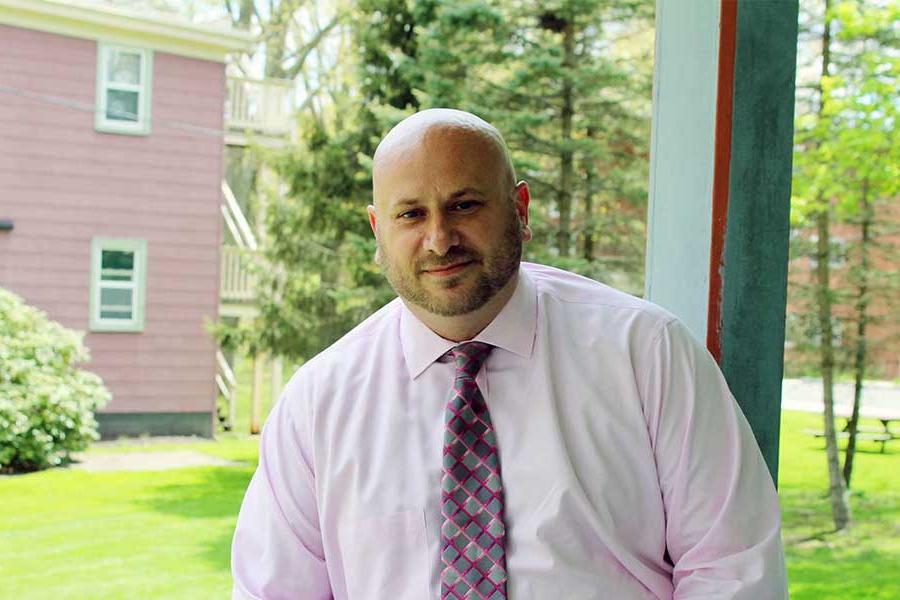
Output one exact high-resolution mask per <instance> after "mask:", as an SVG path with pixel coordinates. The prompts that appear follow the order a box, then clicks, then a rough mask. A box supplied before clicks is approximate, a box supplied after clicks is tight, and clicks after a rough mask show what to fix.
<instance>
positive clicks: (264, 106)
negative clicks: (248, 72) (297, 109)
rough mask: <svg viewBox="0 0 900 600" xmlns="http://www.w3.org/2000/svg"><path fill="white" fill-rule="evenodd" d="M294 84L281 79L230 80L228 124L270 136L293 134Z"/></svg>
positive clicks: (226, 106) (237, 78)
mask: <svg viewBox="0 0 900 600" xmlns="http://www.w3.org/2000/svg"><path fill="white" fill-rule="evenodd" d="M293 108H294V84H293V82H292V81H286V80H282V79H262V80H253V79H243V78H240V77H229V78H228V81H227V93H226V96H225V125H226V126H227V127H228V128H229V129H231V130H233V131H240V132H243V131H246V130H250V131H253V132H255V133H261V134H265V135H271V136H285V135H288V134H289V133H290V131H291V114H292V112H293Z"/></svg>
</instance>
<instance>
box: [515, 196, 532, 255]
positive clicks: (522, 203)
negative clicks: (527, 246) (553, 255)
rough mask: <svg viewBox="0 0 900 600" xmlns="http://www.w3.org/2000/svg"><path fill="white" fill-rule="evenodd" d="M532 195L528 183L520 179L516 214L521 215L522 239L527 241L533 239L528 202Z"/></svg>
mask: <svg viewBox="0 0 900 600" xmlns="http://www.w3.org/2000/svg"><path fill="white" fill-rule="evenodd" d="M530 201H531V196H530V195H529V194H528V183H527V182H525V181H520V182H519V183H517V184H516V197H515V199H514V202H515V205H516V214H517V215H518V216H519V223H521V224H522V241H523V242H527V241H528V240H530V239H531V227H529V226H528V203H529V202H530Z"/></svg>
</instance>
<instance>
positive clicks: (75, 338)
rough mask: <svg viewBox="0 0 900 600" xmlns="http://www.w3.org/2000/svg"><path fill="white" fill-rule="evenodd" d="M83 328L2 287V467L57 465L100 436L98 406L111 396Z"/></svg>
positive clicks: (0, 383)
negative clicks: (94, 367) (86, 365)
mask: <svg viewBox="0 0 900 600" xmlns="http://www.w3.org/2000/svg"><path fill="white" fill-rule="evenodd" d="M81 338H82V334H80V333H77V332H74V331H71V330H69V329H66V328H64V327H63V326H61V325H60V324H58V323H56V322H53V321H50V320H49V319H48V318H47V316H46V315H45V314H44V313H43V312H41V311H39V310H37V309H35V308H32V307H30V306H27V305H26V304H24V303H23V302H22V300H21V299H20V298H19V297H18V296H16V295H14V294H12V293H10V292H8V291H6V290H3V289H2V288H0V471H34V470H38V469H44V468H47V467H51V466H55V465H59V464H61V463H63V462H64V461H65V460H67V459H68V458H69V455H70V453H72V452H77V451H81V450H84V449H85V448H87V446H88V444H89V443H90V442H91V441H92V440H96V439H98V437H99V436H98V435H97V422H96V421H95V420H94V411H95V410H97V409H98V408H100V407H102V406H103V405H105V404H106V403H107V402H108V401H109V398H110V395H109V392H107V391H106V389H105V388H104V387H103V382H102V381H101V380H100V378H99V377H97V376H96V375H94V374H93V373H89V372H87V371H84V370H81V369H77V368H75V366H74V365H75V364H76V363H79V362H83V361H86V360H88V351H87V349H86V348H85V347H84V345H83V344H82V342H81Z"/></svg>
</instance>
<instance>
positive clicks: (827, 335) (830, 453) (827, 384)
mask: <svg viewBox="0 0 900 600" xmlns="http://www.w3.org/2000/svg"><path fill="white" fill-rule="evenodd" d="M830 10H831V1H830V0H825V30H824V33H823V35H822V79H821V80H820V81H819V86H820V87H819V89H820V90H821V89H822V83H823V80H824V79H825V78H826V77H828V75H829V66H830V63H831V19H830V17H829V15H828V13H829V11H830ZM824 107H825V97H824V95H823V96H822V97H821V100H820V101H819V114H820V115H821V114H823V112H824ZM817 201H818V204H819V206H820V209H819V212H818V214H817V215H816V230H817V232H818V236H819V239H818V244H817V248H816V259H817V263H818V264H817V265H816V304H817V309H818V313H819V335H820V336H821V342H820V345H819V353H820V361H821V362H820V366H821V371H822V400H823V403H824V405H825V411H824V414H823V418H824V421H825V455H826V458H827V461H828V482H829V489H828V495H829V498H830V500H831V515H832V518H833V519H834V528H835V530H837V531H840V530H841V529H844V528H846V527H847V526H848V525H849V524H850V503H849V502H848V499H847V488H846V487H844V477H843V474H842V473H841V464H840V456H839V452H838V445H837V433H836V431H835V427H834V340H833V335H834V332H833V328H832V321H831V314H832V310H831V281H830V278H831V274H830V273H829V264H828V260H829V258H830V257H831V244H830V241H831V240H830V235H829V227H830V218H831V215H830V213H831V209H830V205H829V200H828V199H827V198H823V197H821V196H820V197H819V198H817Z"/></svg>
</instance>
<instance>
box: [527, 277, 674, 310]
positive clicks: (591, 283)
mask: <svg viewBox="0 0 900 600" xmlns="http://www.w3.org/2000/svg"><path fill="white" fill-rule="evenodd" d="M522 268H523V269H524V271H525V273H526V274H527V275H528V278H529V279H530V280H531V281H532V282H534V285H535V288H536V292H537V294H538V297H543V298H544V299H545V301H546V300H554V301H556V302H557V303H559V304H562V305H569V306H570V307H580V308H581V309H583V310H587V311H589V312H599V313H612V314H616V313H630V314H633V315H635V316H638V317H641V318H642V319H644V320H647V321H650V322H655V323H659V324H664V323H668V322H670V321H673V320H674V319H675V317H674V316H673V315H672V314H671V313H670V312H668V311H667V310H666V309H664V308H662V307H661V306H658V305H656V304H653V303H652V302H648V301H647V300H643V299H641V298H638V297H636V296H632V295H631V294H628V293H626V292H623V291H620V290H617V289H615V288H613V287H611V286H609V285H606V284H603V283H600V282H598V281H595V280H593V279H589V278H587V277H584V276H583V275H578V274H576V273H572V272H570V271H565V270H563V269H558V268H555V267H550V266H547V265H539V264H535V263H522Z"/></svg>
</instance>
